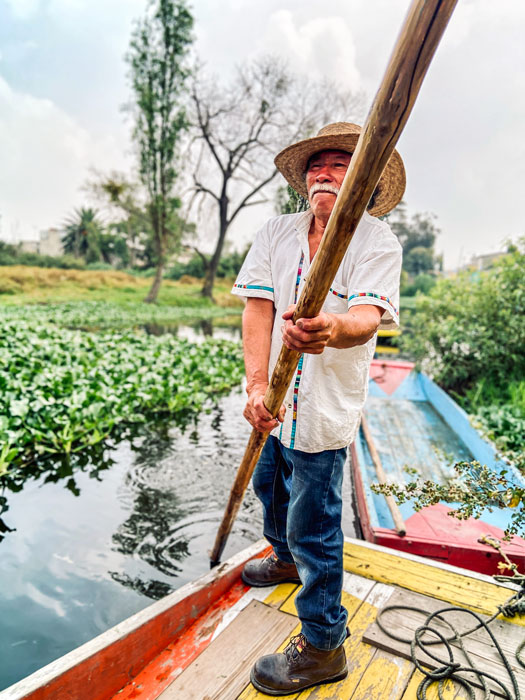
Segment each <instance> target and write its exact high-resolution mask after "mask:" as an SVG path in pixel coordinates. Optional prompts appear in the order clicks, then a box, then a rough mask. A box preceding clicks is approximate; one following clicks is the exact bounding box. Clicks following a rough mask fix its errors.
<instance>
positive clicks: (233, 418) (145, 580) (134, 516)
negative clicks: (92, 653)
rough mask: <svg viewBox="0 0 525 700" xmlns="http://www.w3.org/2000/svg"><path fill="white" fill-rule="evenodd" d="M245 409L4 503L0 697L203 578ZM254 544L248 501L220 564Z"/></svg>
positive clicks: (111, 453) (156, 437) (231, 404)
mask: <svg viewBox="0 0 525 700" xmlns="http://www.w3.org/2000/svg"><path fill="white" fill-rule="evenodd" d="M183 333H184V334H186V335H191V334H192V333H195V330H193V331H190V330H187V329H186V330H184V331H183ZM243 406H244V394H243V393H242V392H241V390H240V388H239V389H238V390H235V391H233V392H232V393H231V394H230V395H229V396H226V397H224V398H222V399H220V400H219V402H218V405H217V406H216V407H214V408H213V409H212V410H211V412H210V413H209V414H203V415H201V416H200V417H199V421H198V423H197V425H195V426H191V427H189V428H187V429H186V430H185V431H184V432H183V431H181V430H180V429H179V428H177V427H176V426H173V425H170V424H161V425H157V426H156V427H155V428H154V429H152V428H151V426H150V427H149V428H148V429H147V430H145V429H144V428H143V429H142V432H143V434H137V435H136V436H135V437H133V438H132V439H129V440H125V441H123V442H120V443H119V444H115V445H108V446H107V448H106V449H105V450H104V452H103V454H100V455H99V457H98V460H97V461H93V462H88V463H87V464H85V465H83V468H82V469H80V468H79V469H76V470H73V473H68V468H67V466H66V467H64V468H62V469H61V470H60V472H59V473H61V474H62V475H63V478H61V479H59V480H58V481H57V482H56V483H52V482H50V481H47V482H46V477H45V476H42V477H40V478H39V479H38V480H27V481H26V482H25V484H24V488H23V490H22V491H20V492H19V493H6V494H4V495H6V496H7V500H8V505H9V509H8V510H7V512H6V513H5V514H4V516H3V519H4V522H5V524H6V525H7V526H8V527H9V528H11V529H12V531H11V532H7V533H5V536H4V539H3V541H1V542H0V620H1V634H0V689H2V688H5V687H7V686H8V685H10V684H11V683H14V682H16V681H17V680H19V679H20V678H23V677H24V676H26V675H28V674H29V673H32V672H33V671H35V670H37V669H38V668H40V667H41V666H43V665H45V664H47V663H49V662H50V661H52V660H54V659H56V658H58V657H59V656H61V655H62V654H65V653H66V652H68V651H70V650H71V649H74V648H75V647H77V646H79V645H80V644H82V643H84V642H86V641H88V640H90V639H92V638H93V637H95V636H96V635H98V634H100V633H101V632H103V631H105V630H106V629H108V628H109V627H111V626H113V625H115V624H116V623H118V622H120V621H121V620H123V619H125V618H126V617H128V616H129V615H131V614H133V613H135V612H137V611H139V610H141V609H142V608H144V607H145V606H147V605H148V604H150V603H151V602H152V600H154V599H157V598H160V597H162V596H163V595H166V594H167V593H169V592H171V591H172V590H175V589H176V588H179V587H180V586H182V585H183V584H185V583H187V582H189V581H192V580H193V579H195V578H196V577H198V576H200V575H202V574H204V573H206V572H207V571H209V558H208V552H209V550H210V549H211V547H212V545H213V542H214V539H215V535H216V532H217V528H218V525H219V522H220V520H221V518H222V514H223V510H224V507H225V504H226V501H227V497H228V494H229V490H230V488H231V485H232V482H233V478H234V475H235V471H236V469H237V467H238V465H239V463H240V460H241V457H242V455H243V453H244V448H245V446H246V442H247V440H248V436H249V432H250V428H249V426H248V424H247V423H246V421H245V420H244V419H243V417H242V408H243ZM47 478H49V475H48V477H47ZM75 494H78V495H75ZM261 532H262V516H261V511H260V506H259V503H258V501H257V499H256V498H255V496H254V494H253V492H252V491H251V489H249V490H248V492H247V495H246V498H245V500H244V503H243V506H242V509H241V511H240V513H239V516H238V518H237V521H236V524H235V526H234V529H233V532H232V534H231V535H230V538H229V541H228V545H227V547H226V550H225V552H224V557H223V558H224V559H226V558H227V557H228V556H230V555H231V554H232V553H234V552H236V551H239V550H240V549H241V548H243V547H245V546H246V545H248V544H249V543H251V542H254V541H255V540H257V539H258V538H259V537H260V536H261Z"/></svg>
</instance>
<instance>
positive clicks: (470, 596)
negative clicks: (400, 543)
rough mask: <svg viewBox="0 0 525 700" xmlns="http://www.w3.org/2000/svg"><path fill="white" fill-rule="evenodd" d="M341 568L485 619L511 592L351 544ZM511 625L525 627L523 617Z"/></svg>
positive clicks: (413, 559) (472, 577)
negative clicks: (460, 608)
mask: <svg viewBox="0 0 525 700" xmlns="http://www.w3.org/2000/svg"><path fill="white" fill-rule="evenodd" d="M344 567H345V570H346V571H349V572H351V573H356V574H359V575H360V576H364V577H365V578H370V579H374V580H375V581H380V582H382V583H386V584H395V585H398V586H401V587H402V588H406V589H408V590H412V591H414V592H416V593H423V594H426V595H430V596H432V597H433V598H438V599H439V600H444V601H446V602H448V603H452V604H453V605H460V606H463V607H469V608H470V609H471V610H474V611H475V612H479V613H482V614H485V615H492V614H493V613H494V612H495V611H496V609H497V606H498V605H501V604H502V603H504V602H505V601H506V600H508V598H509V597H510V596H511V595H512V589H509V588H507V587H506V586H501V585H499V584H496V583H489V582H488V581H487V578H488V577H483V576H480V575H477V576H476V575H473V574H472V573H470V572H469V573H468V574H467V572H464V573H463V572H461V570H459V569H458V570H457V571H458V572H457V573H456V571H453V570H452V567H446V566H443V565H441V566H437V565H435V564H433V563H432V562H428V561H425V560H424V559H420V558H419V557H414V556H409V555H402V554H400V553H394V552H392V553H390V552H386V551H385V550H383V548H379V547H370V546H368V547H364V546H362V545H361V544H357V543H354V542H350V541H346V542H345V545H344ZM510 622H511V623H512V624H515V625H521V626H525V619H524V618H523V617H521V618H520V617H515V618H512V619H511V620H510Z"/></svg>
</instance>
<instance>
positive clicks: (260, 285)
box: [233, 284, 273, 293]
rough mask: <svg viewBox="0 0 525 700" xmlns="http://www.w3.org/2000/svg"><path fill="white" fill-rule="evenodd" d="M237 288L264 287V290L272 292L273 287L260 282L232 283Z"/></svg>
mask: <svg viewBox="0 0 525 700" xmlns="http://www.w3.org/2000/svg"><path fill="white" fill-rule="evenodd" d="M233 286H234V287H236V288H237V289H264V291H265V292H272V293H273V287H264V286H263V285H262V284H234V285H233Z"/></svg>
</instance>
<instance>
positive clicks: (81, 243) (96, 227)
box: [62, 207, 104, 262]
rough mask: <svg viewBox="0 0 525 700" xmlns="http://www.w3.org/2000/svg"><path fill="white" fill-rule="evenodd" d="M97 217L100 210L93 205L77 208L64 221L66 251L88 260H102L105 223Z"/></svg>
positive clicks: (63, 239)
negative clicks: (101, 241)
mask: <svg viewBox="0 0 525 700" xmlns="http://www.w3.org/2000/svg"><path fill="white" fill-rule="evenodd" d="M97 217H98V211H97V210H96V209H92V208H91V207H89V208H87V209H86V208H85V207H81V208H80V209H75V212H74V214H73V215H72V216H70V217H69V219H67V220H66V221H65V222H64V235H63V236H62V243H63V245H64V253H69V254H70V255H74V256H75V257H76V258H80V257H82V258H84V259H85V260H86V262H95V261H97V260H100V258H101V257H102V254H101V250H100V236H101V235H102V233H103V232H104V225H103V224H102V222H101V221H100V220H99V219H98V218H97Z"/></svg>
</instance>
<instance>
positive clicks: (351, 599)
mask: <svg viewBox="0 0 525 700" xmlns="http://www.w3.org/2000/svg"><path fill="white" fill-rule="evenodd" d="M300 590H301V586H298V587H297V590H296V591H294V593H293V594H292V595H291V596H289V598H287V600H286V601H285V602H284V603H283V604H282V605H281V607H280V608H279V609H280V610H282V612H285V613H288V614H289V615H297V609H296V607H295V598H296V597H297V594H298V593H299V591H300ZM362 602H363V601H362V600H360V599H359V598H356V597H355V596H353V595H350V593H347V592H346V591H343V593H342V595H341V603H342V605H343V606H344V607H345V608H346V609H347V610H348V619H350V618H351V617H352V615H353V614H354V613H355V612H356V611H357V609H358V608H359V606H360V605H361V604H362Z"/></svg>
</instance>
